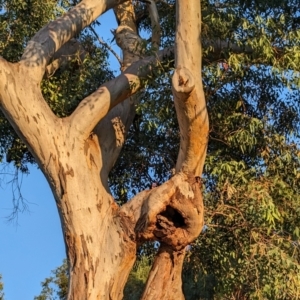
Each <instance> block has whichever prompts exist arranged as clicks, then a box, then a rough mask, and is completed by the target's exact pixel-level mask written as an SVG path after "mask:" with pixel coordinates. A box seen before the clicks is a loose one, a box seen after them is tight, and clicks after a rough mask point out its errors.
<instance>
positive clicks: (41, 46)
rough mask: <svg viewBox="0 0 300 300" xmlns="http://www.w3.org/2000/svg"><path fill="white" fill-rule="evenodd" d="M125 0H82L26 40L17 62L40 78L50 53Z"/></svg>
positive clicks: (51, 55) (50, 55)
mask: <svg viewBox="0 0 300 300" xmlns="http://www.w3.org/2000/svg"><path fill="white" fill-rule="evenodd" d="M125 1H126V0H83V1H81V2H80V3H79V4H77V5H76V6H75V7H74V8H72V9H70V10H69V11H68V12H67V13H66V14H64V15H63V16H62V17H60V18H58V19H56V20H55V21H52V22H50V23H49V24H48V25H46V26H45V27H43V28H42V29H41V30H40V31H39V32H38V33H37V34H36V35H35V36H34V37H33V38H32V39H31V40H30V41H29V43H28V45H27V47H26V49H25V51H24V54H23V56H22V58H21V63H22V64H24V65H25V66H27V67H31V68H32V69H34V76H35V78H38V79H39V80H41V79H42V78H43V76H44V72H45V69H46V66H47V65H48V64H49V62H50V60H51V58H52V57H53V55H54V53H55V52H56V51H58V50H59V49H60V48H61V47H62V45H64V44H65V43H66V42H68V41H69V40H70V39H71V38H73V37H74V36H76V35H77V34H79V32H80V31H81V30H82V29H83V28H85V27H87V26H88V25H90V24H91V23H92V22H93V21H94V20H95V19H97V18H98V17H99V16H100V15H101V14H103V13H104V12H105V11H107V10H109V9H110V8H113V7H114V6H116V5H118V4H120V3H122V2H125Z"/></svg>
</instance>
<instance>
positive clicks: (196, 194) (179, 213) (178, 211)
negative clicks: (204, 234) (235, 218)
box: [135, 174, 203, 250]
mask: <svg viewBox="0 0 300 300" xmlns="http://www.w3.org/2000/svg"><path fill="white" fill-rule="evenodd" d="M202 227H203V200H202V195H201V191H200V184H199V179H198V178H196V177H190V176H186V175H184V174H177V175H175V176H174V177H173V178H171V179H170V180H169V181H167V182H165V183H164V184H163V185H161V186H159V187H157V188H154V189H153V190H151V192H150V193H149V194H148V196H147V197H146V198H145V200H144V202H143V205H142V208H141V217H140V218H139V220H138V221H137V224H136V227H135V232H136V235H137V238H138V239H140V240H141V241H144V240H156V241H159V242H160V243H164V244H166V245H169V246H170V247H172V248H173V249H175V250H180V249H183V248H184V247H185V246H186V245H188V244H189V243H191V242H192V241H193V240H194V239H195V238H197V236H198V235H199V234H200V232H201V230H202Z"/></svg>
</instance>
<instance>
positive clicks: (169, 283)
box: [141, 245, 185, 300]
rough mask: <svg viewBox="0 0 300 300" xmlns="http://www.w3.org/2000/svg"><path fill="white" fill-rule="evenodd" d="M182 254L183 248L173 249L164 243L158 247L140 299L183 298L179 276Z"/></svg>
mask: <svg viewBox="0 0 300 300" xmlns="http://www.w3.org/2000/svg"><path fill="white" fill-rule="evenodd" d="M184 256H185V250H181V251H173V250H172V249H171V248H170V247H167V246H165V245H162V246H161V247H160V248H159V251H158V253H157V255H156V257H155V262H154V263H153V266H152V268H151V271H150V274H149V277H148V280H147V284H146V287H145V291H144V293H143V296H142V298H141V300H157V299H164V300H174V299H176V300H184V296H183V294H182V287H181V286H182V281H181V276H179V275H180V274H181V271H182V265H183V260H184ZM157 277H159V279H160V280H157Z"/></svg>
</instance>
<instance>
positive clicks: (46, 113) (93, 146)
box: [0, 0, 300, 299]
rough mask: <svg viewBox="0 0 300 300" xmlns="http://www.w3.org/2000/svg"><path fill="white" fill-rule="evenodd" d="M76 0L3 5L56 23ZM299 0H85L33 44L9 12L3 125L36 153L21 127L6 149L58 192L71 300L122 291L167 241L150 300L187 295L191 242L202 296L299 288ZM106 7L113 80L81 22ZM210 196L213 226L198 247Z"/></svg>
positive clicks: (192, 293) (281, 295)
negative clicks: (138, 263) (115, 62)
mask: <svg viewBox="0 0 300 300" xmlns="http://www.w3.org/2000/svg"><path fill="white" fill-rule="evenodd" d="M3 2H5V1H3ZM67 2H68V1H59V5H58V6H56V4H57V3H56V2H49V3H48V4H47V5H52V6H51V7H48V9H46V10H45V11H43V12H37V11H36V9H38V5H37V2H36V1H32V2H30V3H31V4H32V5H31V7H29V4H28V3H27V2H24V1H15V2H14V1H13V2H11V1H9V2H7V3H9V4H10V5H12V4H16V3H18V5H19V6H20V7H21V9H27V12H28V13H29V12H36V13H33V14H32V17H39V18H42V17H44V19H43V20H42V21H41V22H42V23H43V22H44V23H46V22H45V21H46V20H47V22H48V20H49V19H54V18H56V16H58V15H60V14H61V12H62V10H63V8H64V5H66V3H67ZM296 2H297V1H284V2H282V1H265V2H264V3H261V2H260V1H241V2H239V3H236V2H235V1H223V2H220V3H211V2H209V1H202V2H201V7H200V3H199V1H196V0H193V1H188V2H187V1H177V2H176V4H175V1H140V2H139V1H132V2H131V1H120V0H119V1H112V0H110V1H108V0H107V1H92V0H85V1H81V2H80V3H79V4H77V5H76V3H73V5H71V6H74V7H73V8H71V9H70V10H68V11H65V13H64V14H63V15H62V16H61V17H59V18H57V19H56V20H54V21H51V22H50V23H49V24H48V25H45V26H44V27H43V28H42V29H41V30H39V28H36V31H37V30H39V31H38V32H37V33H36V34H35V35H34V36H33V38H31V39H29V38H28V36H30V35H31V34H30V33H28V35H27V34H25V35H26V38H24V34H23V38H19V39H17V37H18V36H14V34H13V33H14V30H13V28H12V27H11V26H17V25H18V26H19V28H21V27H22V26H21V24H22V22H20V21H19V20H20V18H22V17H23V16H24V14H23V15H22V14H20V15H16V14H15V13H12V15H11V19H10V20H11V22H12V25H11V26H9V28H8V30H7V31H5V32H6V35H5V38H6V39H4V40H5V41H7V43H8V44H9V45H10V46H11V45H12V43H16V45H15V46H18V47H11V48H10V47H6V45H3V46H2V49H3V50H2V53H3V56H4V57H5V58H6V60H5V59H2V60H1V76H2V77H1V87H0V93H1V102H0V104H1V106H0V107H1V109H2V111H3V113H4V115H5V117H6V119H3V118H2V126H1V130H5V134H4V135H3V137H7V136H8V134H7V132H10V133H12V131H11V127H9V126H8V125H7V123H6V120H8V121H9V122H10V123H11V125H12V127H13V129H14V130H15V131H16V132H17V134H18V135H19V137H20V139H21V140H23V141H24V142H25V144H26V147H27V148H28V149H29V150H30V152H31V154H32V156H30V155H29V154H28V152H27V150H26V148H25V146H23V144H22V143H21V142H20V140H19V139H18V138H15V137H14V136H13V134H10V135H9V136H11V137H12V139H11V140H9V142H7V140H6V139H3V141H1V146H2V145H4V146H3V147H2V148H1V150H3V151H4V152H6V154H7V155H6V156H7V158H8V159H9V160H10V159H12V160H13V161H15V162H16V164H17V167H19V168H24V163H23V162H24V161H29V162H31V161H36V162H37V163H38V165H39V167H40V168H41V170H42V171H43V173H44V174H45V176H46V178H47V180H48V182H49V184H50V186H51V188H52V191H53V194H54V198H55V201H56V204H57V206H58V210H59V212H60V215H61V220H62V228H63V233H64V238H65V243H66V248H67V255H68V261H69V271H68V273H69V276H70V282H69V295H68V297H69V299H98V298H99V299H100V298H101V299H102V298H103V299H110V298H111V299H120V298H122V291H123V288H124V285H125V282H126V280H127V278H128V275H129V272H130V269H131V268H132V266H133V264H134V261H135V259H136V255H137V254H138V256H140V255H143V253H145V252H146V251H148V250H149V249H148V248H147V247H146V246H144V245H148V242H149V241H150V242H151V241H159V242H160V247H159V249H158V251H157V253H156V257H155V259H154V262H153V266H152V269H151V270H150V273H149V276H148V280H147V283H146V287H145V290H144V293H143V295H142V296H141V297H142V299H183V297H184V296H183V294H182V290H181V277H180V274H181V269H182V264H183V259H184V256H185V254H186V252H185V249H186V246H187V245H190V246H189V247H188V249H190V250H189V251H188V255H187V261H188V263H187V266H188V267H189V272H190V271H191V270H193V272H194V273H193V274H194V275H195V276H193V279H195V278H198V280H196V282H195V284H194V286H193V282H192V280H191V279H192V278H191V277H189V279H190V280H189V281H190V282H189V284H187V285H185V291H188V293H186V295H187V297H191V299H197V297H198V298H205V299H210V298H212V297H215V298H216V299H227V298H228V299H229V298H235V299H243V297H244V298H245V297H254V298H255V297H256V298H258V299H259V298H261V299H263V298H264V297H265V298H266V297H269V298H270V299H275V298H276V297H277V296H278V299H289V298H288V297H290V299H294V297H295V295H297V293H299V290H297V289H299V288H298V286H300V285H299V284H298V283H299V276H298V275H297V274H298V273H299V272H298V273H297V269H298V267H299V258H298V256H297V255H299V247H298V244H297V239H298V238H299V209H298V204H299V176H298V175H297V174H299V148H298V147H297V146H296V144H295V143H293V141H292V140H293V139H295V140H296V141H297V134H298V128H299V127H298V126H299V125H298V124H299V65H300V62H299V59H300V56H299V39H300V38H299V37H300V35H299V18H298V16H299V9H298V8H297V5H296V4H297V3H296ZM23 6H24V8H23ZM7 7H9V5H8V4H6V8H7ZM50 8H51V9H50ZM110 8H113V9H114V13H115V15H116V18H117V21H118V28H117V29H116V30H115V32H114V35H115V40H116V42H117V44H118V46H119V47H120V48H121V49H122V57H123V61H122V72H121V74H120V75H119V76H117V77H115V78H112V74H111V73H110V72H109V71H108V70H107V69H106V67H105V66H104V67H103V60H102V61H99V57H101V55H102V57H103V54H102V53H103V51H99V49H97V48H95V46H94V44H93V41H91V39H90V36H89V35H86V32H85V31H84V28H87V27H89V26H90V25H91V24H92V22H94V21H95V20H97V18H98V16H99V15H101V14H102V13H104V12H105V11H106V10H108V9H110ZM175 10H176V11H175ZM13 11H15V10H13ZM18 11H19V10H18ZM6 12H7V13H9V12H10V10H9V9H7V10H6ZM49 12H53V14H52V15H48V14H49ZM201 13H202V22H201ZM175 14H176V18H175ZM25 15H26V14H25ZM158 15H160V18H158ZM6 16H7V14H6ZM148 16H149V17H148ZM16 20H18V22H17V21H16ZM24 22H25V23H26V20H23V23H24ZM6 24H7V22H6V20H4V21H3V20H2V25H3V26H4V27H5V26H6ZM37 24H39V25H41V23H40V20H38V21H37ZM39 25H38V26H39ZM23 27H24V26H23ZM5 28H6V27H5ZM24 28H27V27H24ZM28 28H30V30H31V27H28ZM28 28H27V29H28ZM28 30H29V29H28ZM147 32H151V38H150V40H147V39H142V38H141V37H140V35H141V34H144V33H146V34H147ZM21 36H22V35H21ZM74 38H76V39H74ZM200 41H201V42H202V46H203V50H202V47H201V43H200ZM174 43H175V46H174ZM24 45H26V47H25V49H24ZM82 47H83V48H82ZM7 49H10V50H14V51H16V52H15V53H12V52H11V51H8V52H5V50H7ZM160 49H161V50H160ZM86 52H88V55H87V54H86ZM9 55H11V56H9ZM174 56H175V61H174ZM92 59H96V60H97V59H98V62H99V64H100V63H102V70H100V71H99V70H97V68H96V64H97V63H93V62H92ZM8 61H10V62H8ZM82 66H84V67H82ZM173 66H175V71H174V74H173V78H172V80H170V79H169V75H170V68H172V67H173ZM89 69H91V70H90V73H91V74H92V75H91V76H89V75H88V74H87V73H88V71H87V70H89ZM82 70H84V71H82ZM200 70H202V72H200ZM101 71H102V72H101ZM82 72H83V73H82ZM84 72H87V73H84ZM76 81H77V83H78V86H76ZM104 81H106V82H105V83H103V82H104ZM101 83H103V84H102V85H100V84H101ZM203 84H204V85H203ZM286 87H289V90H287V89H286ZM70 94H71V97H70ZM205 98H206V100H205ZM45 100H46V101H47V103H48V104H47V103H46V101H45ZM49 106H50V108H49ZM174 108H175V109H174ZM207 109H208V111H209V115H210V123H211V125H210V130H209V128H208V113H207ZM175 111H176V114H175ZM131 124H133V126H131V127H130V125H131ZM178 126H179V131H178ZM126 137H127V141H126ZM208 137H210V144H209V148H208V156H207V159H206V166H205V168H204V161H205V158H206V151H207V141H208ZM124 145H125V146H124ZM123 146H124V147H123ZM122 147H123V150H122V152H121V149H122ZM177 149H179V154H178V156H177V151H178V150H177ZM117 158H119V159H118V160H117ZM114 165H115V168H114V169H112V167H113V166H114ZM202 174H203V176H202ZM201 177H202V179H201ZM168 178H169V179H168ZM201 187H202V188H201ZM110 190H111V191H112V193H111V192H110ZM201 190H203V193H204V200H205V204H206V209H207V217H206V221H205V223H206V227H205V229H206V230H204V231H203V232H204V233H203V235H201V236H200V238H199V239H198V240H197V241H196V242H193V241H194V240H195V238H196V237H197V236H198V235H199V233H200V232H201V230H202V226H203V223H204V219H203V203H202V192H201ZM112 195H113V196H114V198H115V199H114V198H113V196H112ZM130 198H132V199H130ZM129 199H130V201H128V200H129ZM116 203H117V204H119V205H117V204H116ZM207 228H208V229H207ZM297 228H298V229H297ZM140 247H142V248H140ZM152 249H153V247H152ZM191 250H192V251H191ZM189 262H190V264H189ZM252 262H254V265H253V264H252ZM274 266H275V267H274ZM228 270H229V272H228ZM287 270H288V271H289V272H288V274H289V275H285V274H286V273H284V272H287ZM186 274H187V273H186V272H184V278H186V277H187V275H186ZM287 284H288V285H289V286H287ZM275 286H276V288H273V287H275ZM195 287H196V289H195ZM274 293H275V294H274ZM274 295H275V296H274Z"/></svg>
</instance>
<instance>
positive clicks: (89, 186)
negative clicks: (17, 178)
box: [46, 129, 136, 300]
mask: <svg viewBox="0 0 300 300" xmlns="http://www.w3.org/2000/svg"><path fill="white" fill-rule="evenodd" d="M64 132H65V130H63V129H62V130H61V131H60V135H59V138H58V139H57V140H56V141H55V144H54V146H55V148H56V149H60V150H59V152H57V153H52V155H51V158H52V159H51V161H50V162H49V164H53V168H56V171H55V172H52V174H49V173H46V176H47V177H48V178H49V177H53V176H57V178H55V180H54V182H57V181H59V185H57V184H56V185H53V186H52V190H53V192H54V195H55V196H56V200H57V205H58V208H59V211H60V213H61V219H62V224H63V231H64V239H65V243H66V248H67V254H68V259H69V268H70V269H69V271H70V279H71V280H70V284H69V295H68V299H70V300H77V299H116V300H117V299H122V298H123V288H124V285H125V283H126V281H127V278H128V275H129V272H130V270H131V268H132V265H133V263H134V260H135V254H136V243H135V239H134V233H133V232H131V231H130V228H129V227H128V226H127V225H128V222H127V220H126V218H124V217H122V216H121V215H120V214H119V207H118V206H117V205H116V204H115V203H114V200H113V198H112V196H111V195H110V194H109V193H108V192H107V190H106V186H105V185H104V184H102V183H101V181H100V178H99V173H100V171H101V169H102V165H103V162H102V159H101V151H100V147H99V143H98V139H97V137H96V135H91V136H90V137H89V138H88V139H87V140H86V141H84V142H82V141H81V140H80V139H79V140H78V139H76V137H75V136H72V131H71V132H70V131H69V136H68V137H66V135H64V134H63V133H64ZM63 147H65V149H73V151H72V152H67V151H66V152H64V151H62V149H63ZM49 179H50V178H49Z"/></svg>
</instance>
